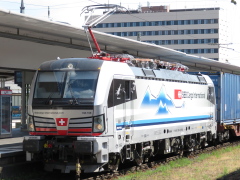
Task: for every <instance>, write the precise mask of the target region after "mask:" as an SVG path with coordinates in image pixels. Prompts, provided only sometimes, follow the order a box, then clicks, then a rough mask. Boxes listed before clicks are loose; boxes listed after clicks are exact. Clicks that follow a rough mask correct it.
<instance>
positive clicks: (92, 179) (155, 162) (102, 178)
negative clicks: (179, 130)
mask: <svg viewBox="0 0 240 180" xmlns="http://www.w3.org/2000/svg"><path fill="white" fill-rule="evenodd" d="M237 145H240V138H238V139H235V140H232V141H230V142H225V143H222V144H218V145H215V146H210V147H206V148H204V149H200V150H196V151H194V152H188V153H184V154H183V155H172V156H167V157H164V158H161V159H159V158H153V159H150V161H149V162H147V163H144V164H142V165H140V166H135V165H133V166H130V167H127V168H122V169H119V170H118V171H114V172H107V173H101V174H97V175H96V176H91V175H90V176H87V175H83V176H82V177H81V178H76V180H80V179H81V180H106V179H108V180H109V179H112V180H113V179H116V178H117V177H119V176H124V175H127V174H129V173H134V172H140V171H146V170H150V169H152V170H154V169H155V168H156V167H158V166H161V165H165V164H167V163H169V162H171V161H175V160H177V159H180V158H183V157H187V158H195V157H197V156H199V155H200V154H203V153H211V152H213V151H215V150H218V149H221V148H226V147H230V146H237Z"/></svg>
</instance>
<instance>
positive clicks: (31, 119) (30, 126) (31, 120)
mask: <svg viewBox="0 0 240 180" xmlns="http://www.w3.org/2000/svg"><path fill="white" fill-rule="evenodd" d="M28 131H34V124H33V117H32V116H28Z"/></svg>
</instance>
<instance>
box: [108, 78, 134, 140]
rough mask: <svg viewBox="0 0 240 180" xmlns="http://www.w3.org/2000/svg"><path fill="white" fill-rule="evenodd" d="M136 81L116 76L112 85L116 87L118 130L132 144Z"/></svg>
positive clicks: (116, 120)
mask: <svg viewBox="0 0 240 180" xmlns="http://www.w3.org/2000/svg"><path fill="white" fill-rule="evenodd" d="M134 79H135V77H133V76H123V75H114V78H113V83H112V84H113V86H114V88H113V89H114V91H113V92H114V93H113V94H114V95H113V96H114V98H113V100H114V103H113V104H114V119H115V122H116V124H117V130H118V131H119V130H122V133H121V136H122V137H123V140H124V142H125V143H126V142H127V143H130V141H131V137H132V120H133V116H134V107H133V104H134V103H133V100H134V99H136V90H135V87H134V86H135V83H134ZM125 143H124V144H125Z"/></svg>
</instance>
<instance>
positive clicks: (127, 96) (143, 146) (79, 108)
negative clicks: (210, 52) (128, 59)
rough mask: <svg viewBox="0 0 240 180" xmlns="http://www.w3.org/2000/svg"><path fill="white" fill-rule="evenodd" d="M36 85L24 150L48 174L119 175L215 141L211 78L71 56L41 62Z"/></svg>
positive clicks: (32, 94)
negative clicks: (131, 164)
mask: <svg viewBox="0 0 240 180" xmlns="http://www.w3.org/2000/svg"><path fill="white" fill-rule="evenodd" d="M31 87H32V88H31V93H30V97H29V106H28V115H29V119H28V120H29V122H28V125H29V130H30V136H27V137H25V139H24V143H23V149H24V150H25V151H26V152H27V159H28V160H33V159H44V161H45V169H46V170H49V171H51V170H53V169H60V170H61V171H62V172H65V173H67V172H69V171H71V170H75V169H76V162H79V163H80V165H81V170H82V171H84V172H86V173H87V172H98V171H102V170H115V169H117V168H118V165H119V162H120V161H121V162H122V163H125V162H128V161H135V162H136V163H137V164H141V163H142V162H144V161H147V160H148V158H150V157H151V156H154V155H156V154H168V153H182V152H184V151H193V150H194V149H198V148H201V147H204V146H206V145H207V144H209V143H211V142H213V141H214V140H215V139H216V138H217V132H216V131H217V123H216V119H215V94H214V85H213V83H212V81H211V79H210V78H209V77H208V76H204V75H189V74H187V73H183V72H180V71H173V70H167V69H155V70H153V69H147V68H139V67H131V66H129V65H128V64H127V63H120V62H113V61H102V60H99V59H91V58H71V59H61V60H55V61H48V62H46V63H43V64H42V65H41V66H40V68H39V70H38V71H37V73H36V76H35V78H34V80H33V83H32V86H31ZM79 163H77V164H79Z"/></svg>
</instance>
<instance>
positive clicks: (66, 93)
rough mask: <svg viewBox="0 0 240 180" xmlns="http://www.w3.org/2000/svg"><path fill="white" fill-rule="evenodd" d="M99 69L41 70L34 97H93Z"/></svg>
mask: <svg viewBox="0 0 240 180" xmlns="http://www.w3.org/2000/svg"><path fill="white" fill-rule="evenodd" d="M97 78H98V71H65V72H63V71H53V72H39V73H38V77H37V80H36V85H35V92H34V98H48V99H50V98H51V99H53V98H74V99H78V98H81V99H93V98H94V95H95V90H96V84H97Z"/></svg>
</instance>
